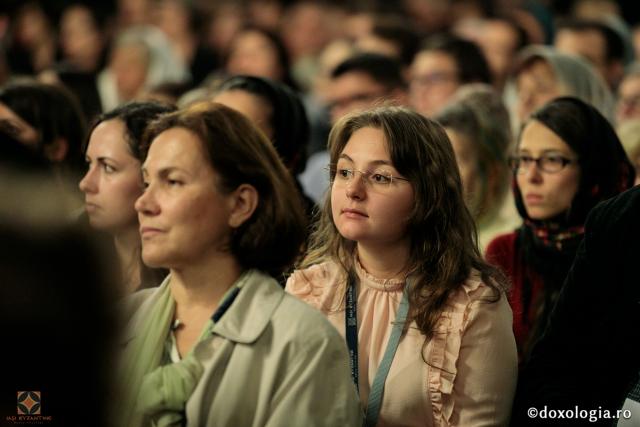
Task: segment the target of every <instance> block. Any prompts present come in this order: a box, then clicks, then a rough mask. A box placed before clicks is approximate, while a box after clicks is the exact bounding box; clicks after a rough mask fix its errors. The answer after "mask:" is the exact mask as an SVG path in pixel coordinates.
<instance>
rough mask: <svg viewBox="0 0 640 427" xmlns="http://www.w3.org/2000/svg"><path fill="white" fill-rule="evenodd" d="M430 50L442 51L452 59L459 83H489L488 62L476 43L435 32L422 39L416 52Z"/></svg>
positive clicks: (489, 71)
mask: <svg viewBox="0 0 640 427" xmlns="http://www.w3.org/2000/svg"><path fill="white" fill-rule="evenodd" d="M431 51H437V52H443V53H445V54H447V55H449V56H450V57H451V58H452V59H453V61H454V62H455V63H456V66H457V68H458V80H460V83H491V70H490V69H489V63H488V62H487V59H486V57H485V56H484V53H482V49H480V47H479V46H478V45H477V44H476V43H474V42H472V41H469V40H465V39H463V38H461V37H458V36H454V35H452V34H435V35H433V36H430V37H428V38H427V39H425V40H424V42H423V43H422V46H421V47H420V49H419V50H418V53H421V52H431Z"/></svg>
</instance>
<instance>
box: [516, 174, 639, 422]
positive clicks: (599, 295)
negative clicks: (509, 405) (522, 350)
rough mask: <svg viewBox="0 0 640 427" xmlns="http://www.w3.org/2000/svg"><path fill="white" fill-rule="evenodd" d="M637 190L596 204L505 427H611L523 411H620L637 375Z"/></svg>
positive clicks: (610, 420) (523, 377)
mask: <svg viewBox="0 0 640 427" xmlns="http://www.w3.org/2000/svg"><path fill="white" fill-rule="evenodd" d="M639 218H640V187H639V186H636V187H634V188H632V189H631V190H628V191H626V192H624V193H622V194H620V195H619V196H616V197H614V198H612V199H609V200H607V201H605V202H602V203H601V204H600V205H598V206H597V207H596V208H595V209H594V210H593V211H592V212H591V214H590V215H589V217H588V219H587V222H586V229H585V237H584V241H583V242H582V244H581V245H580V247H579V249H578V252H577V254H576V258H575V262H574V263H573V266H572V267H571V270H570V271H569V275H568V276H567V280H566V281H565V284H564V286H563V289H562V291H561V293H560V295H559V297H558V302H557V304H556V306H555V308H554V310H553V312H552V313H551V318H550V322H549V327H548V329H547V330H546V332H545V333H544V335H543V336H542V338H541V339H540V341H538V343H537V344H536V345H535V347H534V348H533V351H532V355H531V358H530V360H529V362H528V363H527V364H526V365H525V366H524V368H523V370H522V372H521V376H520V380H519V384H518V391H517V394H516V401H515V403H514V411H513V415H512V425H515V426H527V425H563V426H564V425H585V424H588V425H602V426H611V425H613V421H614V420H612V419H606V418H600V419H598V421H597V422H595V423H590V422H589V421H588V420H586V419H584V418H583V419H573V420H569V419H566V418H565V419H555V420H549V419H546V420H544V419H540V418H539V417H538V418H536V419H531V418H529V417H528V416H527V410H528V409H529V408H531V407H535V408H536V409H538V410H542V409H543V408H544V406H545V405H546V406H547V409H548V410H551V409H556V410H558V409H572V410H574V411H575V406H576V405H578V407H579V409H580V410H582V409H585V410H587V411H588V410H596V411H598V410H601V411H603V412H604V411H605V410H609V411H611V413H612V414H613V415H615V411H616V410H618V409H620V408H621V407H622V405H623V402H624V399H625V397H626V395H627V393H628V392H629V391H630V389H631V388H632V387H633V385H634V384H635V383H636V382H637V380H638V371H639V369H640V279H639V278H638V277H639V275H638V267H637V265H638V254H640V220H639Z"/></svg>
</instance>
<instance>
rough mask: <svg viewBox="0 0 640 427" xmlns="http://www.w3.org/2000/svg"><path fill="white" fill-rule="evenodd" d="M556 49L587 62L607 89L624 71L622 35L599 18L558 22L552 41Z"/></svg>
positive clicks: (615, 86) (617, 80)
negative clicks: (602, 80)
mask: <svg viewBox="0 0 640 427" xmlns="http://www.w3.org/2000/svg"><path fill="white" fill-rule="evenodd" d="M553 45H554V47H555V48H556V49H557V50H558V51H559V52H564V53H568V54H573V55H579V56H581V57H583V58H584V59H586V60H587V61H589V62H590V63H591V64H592V65H593V67H594V68H595V69H596V70H597V72H598V73H599V74H600V76H601V77H602V78H603V79H604V80H605V81H606V82H607V84H608V85H609V88H610V89H611V90H615V89H616V88H617V87H618V84H619V83H620V79H621V78H622V76H623V74H624V66H625V59H626V55H625V54H626V52H625V44H624V41H623V40H622V37H621V36H620V35H619V34H618V33H617V32H616V31H615V30H614V29H612V28H611V27H610V26H609V25H607V24H606V23H605V22H603V21H595V20H585V19H573V20H565V21H560V22H558V24H557V26H556V33H555V37H554V40H553Z"/></svg>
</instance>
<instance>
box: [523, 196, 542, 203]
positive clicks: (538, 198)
mask: <svg viewBox="0 0 640 427" xmlns="http://www.w3.org/2000/svg"><path fill="white" fill-rule="evenodd" d="M524 200H525V201H526V202H527V203H529V204H539V203H541V202H542V201H543V198H542V196H541V195H539V194H527V195H526V196H525V198H524Z"/></svg>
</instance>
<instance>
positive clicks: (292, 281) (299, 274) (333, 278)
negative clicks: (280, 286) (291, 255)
mask: <svg viewBox="0 0 640 427" xmlns="http://www.w3.org/2000/svg"><path fill="white" fill-rule="evenodd" d="M342 280H343V273H342V271H341V269H340V267H339V266H338V265H337V263H335V262H333V261H325V262H322V263H320V264H315V265H312V266H311V267H308V268H305V269H302V270H295V271H294V272H293V273H292V274H291V276H289V279H287V284H286V287H285V290H286V291H287V292H288V293H289V294H291V295H293V296H295V297H297V298H299V299H301V300H303V301H304V302H306V303H307V304H310V305H312V306H314V307H316V308H321V307H322V305H323V303H324V302H326V301H327V299H331V295H332V294H333V291H334V290H335V288H336V285H338V284H339V283H341V281H342Z"/></svg>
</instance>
